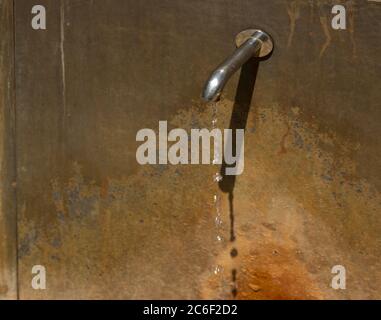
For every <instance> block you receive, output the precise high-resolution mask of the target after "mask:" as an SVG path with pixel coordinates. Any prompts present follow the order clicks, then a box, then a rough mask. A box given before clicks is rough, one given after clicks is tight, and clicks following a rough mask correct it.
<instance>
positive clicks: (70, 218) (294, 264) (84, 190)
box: [20, 99, 381, 299]
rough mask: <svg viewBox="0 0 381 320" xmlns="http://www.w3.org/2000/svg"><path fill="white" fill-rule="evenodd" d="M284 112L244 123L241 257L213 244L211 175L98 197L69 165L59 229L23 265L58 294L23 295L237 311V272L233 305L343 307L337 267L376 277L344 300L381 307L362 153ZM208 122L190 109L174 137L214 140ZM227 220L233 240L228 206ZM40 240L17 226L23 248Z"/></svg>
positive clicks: (123, 187) (135, 179) (149, 171)
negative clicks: (221, 304) (216, 303)
mask: <svg viewBox="0 0 381 320" xmlns="http://www.w3.org/2000/svg"><path fill="white" fill-rule="evenodd" d="M232 107H233V102H231V101H229V100H227V99H223V100H222V101H220V102H219V104H218V112H219V113H218V114H219V122H218V124H219V126H221V128H226V127H228V125H229V122H230V116H231V112H232ZM280 110H284V108H281V107H279V106H277V105H272V106H257V108H256V112H255V113H254V112H253V113H251V114H250V115H249V119H248V124H247V130H246V136H245V171H244V174H243V175H241V176H239V177H237V180H236V185H235V189H234V208H235V212H236V214H235V230H236V241H235V242H234V247H233V244H231V243H230V242H226V243H225V244H224V245H223V247H222V248H221V247H220V246H219V245H217V244H216V243H215V240H214V239H215V235H216V234H215V232H216V231H215V225H214V218H215V212H214V206H213V202H212V199H213V190H214V189H213V188H214V187H215V184H214V182H213V179H212V176H213V174H214V173H215V170H216V168H215V167H214V166H212V165H210V166H205V165H200V166H197V165H194V166H160V165H157V166H143V167H142V168H141V169H140V170H139V172H138V173H137V174H135V175H132V176H129V177H109V178H107V179H105V180H104V181H103V182H101V183H99V185H97V183H95V182H94V181H93V180H92V179H91V177H88V176H85V175H84V173H83V170H82V164H73V168H72V173H71V177H70V178H69V179H67V180H66V181H61V180H59V179H53V180H52V184H51V186H52V188H51V189H52V192H51V197H52V208H53V209H52V211H53V213H54V219H52V221H51V223H50V224H49V226H39V229H38V230H39V231H40V232H39V233H38V237H34V238H33V239H34V242H33V243H31V245H30V246H29V248H28V252H27V254H25V255H24V256H23V257H22V259H21V269H22V272H21V274H28V272H27V268H28V267H29V266H30V264H33V263H34V261H35V260H36V258H38V259H39V260H43V261H40V263H43V264H45V265H46V266H47V268H49V270H50V273H49V274H50V282H49V285H50V288H51V290H49V292H44V293H41V292H35V291H34V290H31V289H29V286H27V285H25V286H23V291H22V297H27V298H32V297H33V298H48V297H49V298H65V297H66V298H114V299H119V298H121V299H123V298H141V299H142V298H143V299H145V298H157V299H159V298H161V299H165V298H168V299H175V298H184V299H191V298H210V299H211V298H218V299H227V298H228V299H230V298H232V271H234V270H235V271H234V272H235V277H236V278H235V279H236V284H237V295H236V298H237V299H299V298H304V299H323V298H342V297H343V293H340V292H337V291H333V290H331V289H330V288H329V286H328V285H327V284H328V283H329V279H330V277H331V274H330V270H331V267H332V266H333V265H334V264H337V263H342V264H344V265H345V266H347V268H349V269H350V270H351V276H352V277H353V278H354V279H357V278H358V279H363V277H362V273H363V272H364V270H367V268H368V266H369V265H372V266H374V269H372V270H373V271H374V272H373V273H372V275H371V276H370V277H369V279H368V280H366V279H365V280H364V279H363V281H365V282H363V283H362V285H361V286H355V285H351V288H352V289H351V290H347V292H346V293H345V294H346V296H345V297H349V298H356V297H358V296H361V297H377V296H378V297H379V296H380V291H379V289H378V288H380V287H381V283H380V279H381V276H380V274H379V271H377V270H380V268H378V266H379V254H380V252H381V248H380V243H379V242H377V241H374V240H375V239H377V238H378V235H379V230H380V221H379V219H378V212H379V209H380V199H381V197H380V194H379V193H378V192H377V191H375V190H373V189H372V187H371V186H370V185H369V184H367V182H366V181H364V180H361V179H360V178H359V177H358V176H357V175H356V163H355V162H354V160H353V154H354V153H355V152H357V151H358V148H359V146H358V144H357V142H356V141H346V140H345V138H343V137H340V136H338V135H337V134H335V133H330V132H329V133H324V132H319V131H318V130H317V129H316V126H315V125H314V124H313V123H305V122H303V121H302V120H301V119H300V112H299V109H296V108H294V109H293V110H292V112H290V113H289V114H286V113H284V112H283V111H280ZM212 113H213V110H212V108H211V106H207V107H205V106H202V105H194V106H191V107H189V108H186V109H184V110H182V111H181V112H179V113H178V114H177V115H176V116H174V117H173V118H172V119H171V121H170V125H171V126H172V127H181V128H184V129H185V130H189V129H191V128H195V127H200V128H210V126H211V121H210V120H211V118H212ZM256 114H261V115H263V117H262V116H261V117H257V116H256ZM311 121H312V120H311ZM253 127H255V128H256V130H251V128H253ZM285 127H287V128H288V129H287V134H285V132H284V128H285ZM291 133H292V134H291ZM280 136H282V137H283V139H282V140H283V142H282V144H281V146H283V147H284V150H286V146H285V142H284V141H285V139H286V138H287V142H288V144H287V152H286V153H283V156H282V157H274V154H277V153H278V152H279V144H278V143H277V141H279V137H280ZM274 141H275V142H274ZM359 190H360V191H361V192H359ZM27 208H28V206H26V209H25V210H27ZM222 212H223V215H222V220H223V227H222V234H223V236H224V238H225V239H229V234H230V229H229V199H228V195H227V194H223V195H222ZM22 216H25V214H22ZM36 228H37V226H36V225H34V224H33V221H29V220H28V219H24V220H22V221H20V230H21V235H20V236H21V239H27V237H28V235H29V237H31V236H33V234H31V230H33V229H36ZM57 239H60V240H57ZM52 244H53V245H52ZM58 244H59V245H58ZM232 249H235V250H236V252H237V253H238V254H235V255H234V257H233V258H232V255H231V252H232ZM216 265H221V266H223V270H224V271H223V272H222V274H221V276H216V275H214V273H213V270H214V268H215V266H216ZM21 281H22V283H29V278H22V279H21ZM375 284H377V286H375ZM378 284H379V285H378Z"/></svg>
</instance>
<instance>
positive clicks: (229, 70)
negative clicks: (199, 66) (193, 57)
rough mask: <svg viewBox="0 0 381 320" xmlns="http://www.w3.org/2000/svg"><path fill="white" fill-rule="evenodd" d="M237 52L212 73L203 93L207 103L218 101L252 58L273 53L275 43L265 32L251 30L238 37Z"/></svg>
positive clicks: (241, 33)
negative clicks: (223, 91)
mask: <svg viewBox="0 0 381 320" xmlns="http://www.w3.org/2000/svg"><path fill="white" fill-rule="evenodd" d="M236 44H237V47H238V48H237V50H236V51H235V52H234V53H233V54H232V55H231V56H230V57H229V58H227V59H226V60H225V61H224V62H222V63H221V64H220V65H219V66H218V67H217V69H216V70H214V71H213V72H212V74H211V75H210V77H209V80H208V81H207V82H206V84H205V87H204V90H203V92H202V99H203V100H204V101H206V102H210V101H217V100H218V99H219V97H220V95H221V92H222V90H223V88H224V87H225V84H226V83H227V82H228V80H229V79H230V78H231V76H232V75H233V74H234V73H235V72H236V71H237V70H238V69H240V68H241V67H242V65H243V64H244V63H245V62H247V61H248V60H249V59H250V58H252V57H254V56H256V57H259V58H260V57H264V56H267V55H268V54H270V53H271V51H272V49H273V41H272V39H271V37H270V36H269V35H268V34H267V33H266V32H264V31H261V30H257V29H250V30H245V31H242V32H240V33H239V34H238V35H237V37H236Z"/></svg>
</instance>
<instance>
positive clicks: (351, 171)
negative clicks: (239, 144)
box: [15, 0, 381, 299]
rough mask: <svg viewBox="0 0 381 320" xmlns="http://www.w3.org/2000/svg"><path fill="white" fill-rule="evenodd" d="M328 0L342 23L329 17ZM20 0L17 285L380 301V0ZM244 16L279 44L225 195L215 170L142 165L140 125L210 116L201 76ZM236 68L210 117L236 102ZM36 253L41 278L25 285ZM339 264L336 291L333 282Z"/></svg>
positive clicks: (86, 293)
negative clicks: (218, 223)
mask: <svg viewBox="0 0 381 320" xmlns="http://www.w3.org/2000/svg"><path fill="white" fill-rule="evenodd" d="M333 3H343V4H345V5H346V7H347V10H348V30H346V31H333V30H332V29H331V28H330V27H329V21H330V20H329V19H330V17H331V14H330V8H331V6H332V4H333ZM32 4H33V1H30V0H18V1H17V3H16V12H15V17H16V75H17V76H16V88H17V90H16V96H17V141H16V142H17V143H16V145H17V175H18V179H17V199H18V224H19V229H18V237H19V247H18V251H19V287H20V292H19V294H20V297H21V298H23V299H33V298H231V297H232V294H234V295H235V297H237V298H240V299H257V298H266V299H271V298H281V299H296V298H311V299H321V298H338V299H343V298H380V297H381V292H380V289H379V288H380V279H381V276H380V262H379V260H380V259H379V258H380V254H381V243H380V238H379V234H380V230H381V222H380V218H379V212H380V193H379V191H380V187H381V179H380V178H381V176H380V170H379V158H380V153H381V148H380V147H381V146H380V139H378V137H379V136H380V133H381V132H380V131H381V129H380V126H379V125H378V122H379V119H380V116H381V115H380V112H381V111H380V110H381V109H380V108H379V101H380V91H379V90H378V88H377V87H376V85H375V84H376V83H377V80H378V77H379V73H380V63H379V60H378V57H379V56H380V44H379V41H378V36H379V35H378V32H379V29H380V28H379V27H380V21H381V19H380V16H381V11H380V10H381V9H380V4H379V3H376V2H370V1H300V0H277V1H265V0H255V1H252V0H251V1H249V0H239V1H237V0H224V1H222V0H220V1H217V0H208V1H200V0H189V1H175V0H164V1H160V2H158V1H153V0H148V1H144V2H140V1H132V0H131V1H125V0H102V1H96V0H88V1H79V0H61V1H48V0H41V1H39V4H43V5H45V6H46V8H47V12H48V17H47V30H44V31H35V30H32V28H31V27H30V19H31V14H30V9H31V5H32ZM253 26H254V27H255V26H260V27H262V28H264V29H265V30H268V32H270V33H271V34H272V35H273V37H274V40H275V44H276V49H275V51H274V54H273V55H272V57H271V59H269V60H267V61H263V62H261V64H260V66H259V70H258V74H257V79H256V83H255V90H254V95H253V98H252V102H251V106H250V110H249V113H248V119H247V126H246V129H247V130H246V144H245V147H246V149H245V151H246V156H245V162H246V168H245V171H244V174H243V175H241V176H239V177H237V179H236V181H235V183H234V190H233V189H231V190H229V191H231V193H232V194H233V199H231V198H230V200H233V201H232V202H231V203H229V195H228V194H227V193H225V192H224V191H226V189H224V188H222V190H219V189H218V188H217V186H216V184H215V183H214V182H213V179H212V175H213V173H214V172H215V171H216V169H215V168H213V166H204V165H200V166H160V165H158V166H144V167H142V166H138V165H137V163H136V160H135V152H136V147H137V143H136V142H135V134H136V132H137V130H139V129H141V128H154V129H155V128H157V125H158V121H159V120H168V121H169V122H170V124H171V126H172V127H183V128H192V127H210V126H211V117H212V106H210V105H209V106H206V105H203V104H201V103H200V101H199V95H200V92H201V88H202V86H203V84H204V81H205V80H206V78H207V76H208V74H209V72H210V71H211V70H212V69H213V68H214V67H215V66H216V64H217V63H218V62H219V61H220V60H222V59H223V58H224V57H226V56H227V55H228V54H229V53H230V52H231V51H232V50H233V49H234V44H233V39H234V37H235V35H236V34H237V33H238V32H239V31H241V30H243V29H245V28H248V27H253ZM238 77H239V75H237V76H236V77H235V78H234V79H233V80H232V81H231V82H230V83H229V85H228V87H227V88H226V94H225V96H224V98H223V99H222V101H221V102H220V103H219V104H218V116H219V126H221V127H226V126H228V125H229V122H230V118H231V115H232V113H233V114H236V115H237V114H238V118H239V115H240V114H241V113H242V110H240V101H237V98H236V97H235V93H236V89H237V80H238ZM238 100H239V99H238ZM238 122H239V121H238ZM216 192H217V193H220V194H221V196H222V207H223V212H224V213H223V221H224V227H223V232H224V238H225V239H226V240H225V242H224V244H223V245H222V246H221V245H220V244H217V243H216V241H215V232H216V231H215V227H214V217H215V212H214V210H215V209H214V207H213V195H214V194H215V193H216ZM231 204H233V207H232V206H231ZM232 208H233V210H232ZM232 218H234V225H233V224H232ZM232 227H233V228H234V230H232ZM232 231H233V232H234V233H235V240H234V241H230V240H229V234H230V233H231V232H232ZM36 264H42V265H44V266H46V268H47V272H48V276H47V286H48V287H47V289H46V290H39V291H38V290H33V289H32V288H31V286H30V280H31V268H32V266H33V265H36ZM336 264H342V265H344V266H345V267H346V269H347V273H348V280H347V290H342V291H335V290H333V289H332V288H331V287H330V279H331V278H332V274H331V272H330V271H331V268H332V266H334V265H336ZM216 265H221V266H223V272H222V273H221V274H220V275H219V276H218V277H216V276H214V275H213V269H214V268H215V266H216ZM232 277H234V278H232ZM232 282H235V284H236V286H237V292H233V293H232V292H231V291H232V290H231V289H232Z"/></svg>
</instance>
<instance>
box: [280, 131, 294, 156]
mask: <svg viewBox="0 0 381 320" xmlns="http://www.w3.org/2000/svg"><path fill="white" fill-rule="evenodd" d="M290 130H291V128H290V126H289V125H288V124H287V129H286V132H285V133H284V135H283V136H282V140H281V141H280V150H279V152H278V154H284V153H287V148H286V140H287V137H288V136H289V135H290Z"/></svg>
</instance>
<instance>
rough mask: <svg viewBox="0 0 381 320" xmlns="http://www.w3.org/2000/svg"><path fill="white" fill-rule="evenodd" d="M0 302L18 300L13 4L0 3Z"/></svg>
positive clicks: (5, 0) (10, 2) (11, 2)
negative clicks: (2, 300) (1, 300)
mask: <svg viewBox="0 0 381 320" xmlns="http://www.w3.org/2000/svg"><path fill="white" fill-rule="evenodd" d="M0 34H1V39H0V299H15V298H16V297H17V279H16V278H17V260H16V246H17V244H16V242H17V240H16V239H17V236H16V203H15V178H14V175H15V159H14V139H13V137H14V123H15V122H14V81H13V74H14V63H13V56H14V54H13V53H14V51H13V48H14V46H13V1H11V0H4V1H0Z"/></svg>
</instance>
